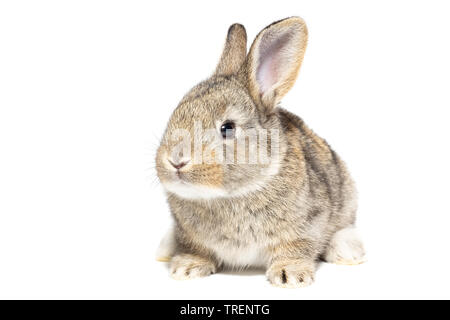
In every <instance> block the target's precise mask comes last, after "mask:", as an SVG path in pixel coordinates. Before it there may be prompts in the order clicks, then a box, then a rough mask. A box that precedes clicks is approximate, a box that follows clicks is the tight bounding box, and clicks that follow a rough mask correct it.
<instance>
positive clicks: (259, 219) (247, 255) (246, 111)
mask: <svg viewBox="0 0 450 320" xmlns="http://www.w3.org/2000/svg"><path fill="white" fill-rule="evenodd" d="M277 37H278V38H277ZM245 39H246V38H245V31H243V27H241V26H239V25H234V26H232V27H231V28H230V31H229V34H228V40H227V44H226V46H225V50H224V53H223V55H222V58H221V62H220V63H219V66H218V68H217V70H216V73H215V75H214V76H213V77H211V78H210V79H208V80H207V81H204V82H202V83H200V84H199V85H197V86H196V87H194V88H193V89H192V90H191V91H190V92H189V93H188V94H187V95H186V96H185V97H184V98H183V100H182V101H181V103H180V105H179V106H178V108H177V109H176V110H175V112H174V114H173V115H172V118H171V120H170V123H169V126H168V129H167V131H166V133H165V138H164V139H163V143H162V144H161V147H160V148H159V150H158V155H157V168H158V176H159V178H160V180H161V182H162V183H163V185H164V186H165V188H166V191H167V194H168V202H169V206H170V209H171V211H172V214H173V217H174V220H175V229H174V231H175V232H174V234H173V235H171V236H169V240H170V241H167V239H166V241H165V243H170V247H171V248H170V250H169V251H168V252H167V253H166V254H167V255H170V256H173V258H172V261H171V274H172V276H173V277H175V278H181V279H185V278H192V277H196V276H205V275H208V274H211V273H214V272H215V271H216V270H217V269H218V268H219V267H231V268H238V269H240V268H245V267H249V266H255V267H265V268H267V276H268V278H269V280H270V282H271V283H273V284H275V285H279V286H303V285H307V284H309V283H310V282H311V281H312V279H313V276H314V271H315V264H316V261H317V260H318V259H319V258H324V259H325V260H327V261H330V262H341V263H350V264H353V263H359V262H361V261H362V259H363V256H364V251H363V249H362V245H361V242H360V241H359V239H358V238H357V236H356V234H355V232H354V229H353V227H354V222H355V215H356V191H355V188H354V184H353V181H352V179H351V178H350V175H349V173H348V171H347V169H346V166H345V165H344V163H343V162H342V161H341V160H340V158H339V157H338V156H337V155H336V153H335V152H334V151H333V150H332V149H331V148H330V147H329V145H328V144H327V143H326V141H325V140H323V139H321V138H319V137H318V136H317V135H316V134H315V133H313V132H312V131H311V130H310V129H309V128H308V127H307V126H306V125H305V124H304V122H303V121H302V120H301V119H300V118H299V117H297V116H295V115H293V114H292V113H290V112H288V111H286V110H284V109H281V108H279V107H276V105H277V103H278V101H279V99H280V97H281V96H282V95H283V94H284V93H285V92H287V90H288V89H289V88H290V86H292V84H293V81H294V80H295V76H296V73H297V71H298V68H299V66H300V62H301V58H302V57H303V52H304V48H305V45H306V27H305V26H304V23H303V21H302V20H301V19H299V18H290V19H286V20H282V21H280V22H278V23H275V24H273V25H271V26H269V27H267V28H266V29H264V30H263V31H262V32H261V33H260V35H258V37H257V38H256V40H255V42H254V44H253V46H252V49H251V50H250V53H249V55H248V56H247V57H246V55H245V53H246V49H245ZM285 46H286V48H289V46H292V47H294V48H295V49H296V50H286V48H285ZM291 51H292V52H291ZM266 55H267V58H266ZM266 59H267V61H266ZM273 59H280V60H282V61H280V63H281V62H283V63H282V64H280V65H278V64H274V62H273V61H274V60H273ZM283 59H284V60H283ZM275 62H277V60H275ZM255 64H256V65H255ZM290 64H292V66H290ZM284 65H287V67H284ZM288 67H289V68H291V69H286V70H283V68H288ZM199 119H200V120H201V121H200V122H201V124H202V126H203V127H212V128H215V127H217V128H222V129H223V126H224V125H226V124H229V123H230V121H231V120H232V123H233V126H231V127H232V128H233V130H234V131H233V136H232V137H234V138H235V139H236V140H237V139H239V138H240V135H242V133H240V131H238V130H237V129H234V127H236V128H237V127H239V128H242V129H243V130H242V132H245V130H251V129H256V130H258V132H259V131H263V130H266V131H270V132H277V133H278V135H277V136H273V137H276V138H277V145H278V148H277V149H273V150H276V151H273V150H272V153H273V155H275V156H274V157H273V158H271V161H270V162H269V163H265V162H264V163H259V162H258V163H256V164H255V163H244V164H242V163H236V162H233V163H219V164H218V163H200V164H197V163H195V162H194V161H192V158H191V156H192V154H191V153H189V155H188V156H187V157H186V155H184V157H181V156H179V155H178V151H177V152H176V153H174V152H173V150H174V148H175V147H174V144H173V143H172V142H171V141H170V140H169V138H168V134H169V133H172V132H174V131H175V130H176V129H177V128H184V129H185V130H187V131H188V132H192V133H193V132H194V131H195V132H198V127H196V124H195V123H194V121H196V120H199ZM221 124H223V125H222V127H221V126H220V125H221ZM193 128H196V129H193ZM219 131H220V129H219ZM214 132H215V129H213V133H214ZM222 135H223V142H222V140H219V142H218V143H217V142H216V144H219V146H220V148H224V149H219V150H229V149H230V148H232V147H234V140H235V139H230V137H229V136H228V135H224V132H222ZM243 137H244V139H245V136H243ZM273 137H272V136H271V139H272V140H270V142H269V144H268V145H267V146H266V145H264V146H261V142H260V140H258V150H259V149H261V148H262V149H265V148H267V149H269V145H270V146H272V145H275V140H273V139H274V138H273ZM241 138H242V137H241ZM259 139H260V138H259ZM191 142H192V143H193V141H191V140H189V141H188V142H186V143H185V145H188V144H189V145H190V144H191ZM222 144H223V146H222ZM249 148H250V147H249ZM204 149H205V148H204V147H203V149H202V150H203V151H204ZM231 150H232V152H235V149H231ZM252 150H253V149H249V150H248V153H247V154H246V158H245V159H247V160H248V159H249V158H250V154H251V153H254V152H256V151H255V150H256V149H255V150H253V151H252ZM194 152H195V151H194ZM219 152H221V151H219ZM272 153H271V154H272Z"/></svg>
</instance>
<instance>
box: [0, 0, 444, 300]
mask: <svg viewBox="0 0 450 320" xmlns="http://www.w3.org/2000/svg"><path fill="white" fill-rule="evenodd" d="M251 3H252V4H250V1H226V2H223V1H222V2H213V1H205V2H202V3H195V2H192V1H189V4H188V2H187V1H183V2H181V1H180V3H170V2H169V1H164V2H154V1H153V2H150V1H133V2H131V1H122V2H119V1H76V2H68V1H67V2H61V1H39V2H37V1H8V2H6V1H2V2H1V3H0V154H1V156H0V298H139V299H140V298H185V299H188V298H209V299H214V298H223V299H228V298H233V299H240V298H247V299H253V298H265V299H281V298H289V299H310V298H450V293H449V290H448V286H449V285H450V281H449V280H450V277H449V273H448V270H449V268H450V258H449V255H448V251H449V250H448V245H449V243H450V232H449V224H450V205H449V200H448V198H449V195H448V194H449V178H450V170H449V167H448V164H449V162H450V154H449V147H448V146H449V142H448V139H449V133H450V129H449V128H448V121H449V110H450V93H449V89H450V76H449V75H450V63H449V60H450V58H449V57H450V42H449V41H448V39H449V30H450V20H449V19H448V12H450V11H449V9H450V8H449V5H448V4H447V3H445V2H444V1H421V2H417V1H395V2H394V1H377V2H371V3H368V2H366V1H364V2H362V1H327V2H325V1H308V2H306V1H258V2H251ZM291 15H300V16H302V17H303V18H304V19H305V20H306V22H307V24H308V26H309V37H310V41H309V45H308V48H307V52H306V56H305V60H304V64H303V67H302V69H301V71H300V76H299V79H298V81H297V84H296V85H295V86H294V88H293V89H292V91H291V92H290V93H289V94H288V95H287V96H286V98H285V99H284V101H283V106H284V107H286V108H287V109H288V110H290V111H292V112H295V113H297V114H299V115H300V116H301V117H303V118H304V120H305V121H306V122H307V123H308V124H309V126H310V127H311V128H312V129H313V130H315V131H316V132H317V133H318V134H319V135H321V136H323V137H325V138H326V139H327V140H328V142H329V143H330V144H331V145H332V146H333V147H334V149H335V150H336V151H337V152H338V153H339V154H340V155H341V156H342V157H343V159H344V160H346V161H347V163H348V165H349V167H350V170H351V172H352V173H353V175H354V178H355V180H356V182H357V185H358V187H359V191H360V212H359V228H360V233H361V235H362V237H363V239H364V240H365V243H366V246H367V250H368V253H369V255H368V258H369V262H367V263H366V264H365V265H361V266H356V267H344V266H335V265H328V264H322V267H321V268H320V269H319V271H318V273H317V276H316V283H315V284H314V285H313V286H311V287H309V288H305V289H298V290H289V289H277V288H272V287H271V286H270V285H269V284H268V282H267V281H265V278H264V276H263V275H262V274H251V275H233V274H219V275H214V276H211V277H209V278H206V279H201V280H194V281H191V282H177V281H175V280H171V279H169V277H168V275H167V270H166V268H165V266H164V264H161V263H157V262H156V261H154V254H155V251H156V248H157V246H158V244H159V241H160V240H161V238H162V237H163V235H164V234H165V232H166V229H167V227H168V224H169V211H168V208H167V205H166V202H165V199H164V196H163V193H162V190H161V188H160V186H159V185H158V183H157V182H156V180H155V172H154V169H153V157H154V151H155V150H156V147H157V145H158V141H159V136H160V135H161V134H162V132H163V130H164V127H165V124H166V122H167V119H168V117H169V116H170V114H171V112H172V111H173V109H174V108H175V107H176V105H177V103H178V101H179V100H180V99H181V97H182V95H183V94H184V93H185V92H186V91H187V90H188V89H189V88H190V87H191V86H193V85H194V84H195V83H196V82H198V81H199V80H202V79H204V78H206V77H207V76H208V75H209V74H210V73H211V72H212V71H213V70H214V67H215V65H216V63H217V60H218V58H219V56H220V50H221V49H222V46H223V41H224V39H225V35H226V31H227V28H228V26H229V25H230V24H231V23H233V22H241V23H243V24H244V25H245V26H246V27H247V32H248V35H249V40H250V41H251V40H253V38H254V37H255V35H256V33H257V32H258V31H259V30H260V29H261V28H263V27H264V26H266V25H267V24H269V23H271V22H273V21H275V20H278V19H280V18H284V17H287V16H291Z"/></svg>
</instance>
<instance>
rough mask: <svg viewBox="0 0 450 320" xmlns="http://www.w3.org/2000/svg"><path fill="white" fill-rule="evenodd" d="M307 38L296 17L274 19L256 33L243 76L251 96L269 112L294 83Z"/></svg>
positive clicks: (300, 21)
mask: <svg viewBox="0 0 450 320" xmlns="http://www.w3.org/2000/svg"><path fill="white" fill-rule="evenodd" d="M307 40H308V31H307V28H306V24H305V22H304V21H303V19H301V18H299V17H292V18H287V19H284V20H281V21H278V22H275V23H273V24H271V25H269V26H268V27H266V28H265V29H263V30H262V31H261V32H260V33H259V34H258V35H257V36H256V39H255V41H254V42H253V44H252V46H251V48H250V52H249V54H248V57H247V62H246V65H245V68H246V70H245V71H246V72H245V76H246V81H247V87H248V89H249V91H250V94H251V96H252V98H253V99H254V101H255V102H256V104H257V105H259V106H261V107H263V109H264V110H265V111H269V112H270V111H271V110H272V109H273V108H274V107H275V106H276V105H277V103H278V102H279V101H280V99H281V98H282V97H283V96H284V95H285V94H286V93H287V92H288V91H289V89H290V88H291V87H292V86H293V85H294V83H295V80H296V78H297V74H298V71H299V69H300V65H301V63H302V61H303V56H304V54H305V49H306V43H307Z"/></svg>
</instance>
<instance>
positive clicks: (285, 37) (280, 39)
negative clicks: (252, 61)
mask: <svg viewBox="0 0 450 320" xmlns="http://www.w3.org/2000/svg"><path fill="white" fill-rule="evenodd" d="M290 39H291V34H290V32H285V33H284V34H282V35H274V34H270V33H269V32H268V34H265V35H264V36H263V37H262V39H261V40H260V43H259V57H258V66H257V69H256V81H257V82H258V85H259V90H260V93H261V94H264V93H266V92H267V91H268V90H269V89H270V88H271V87H272V86H273V85H274V84H276V83H277V82H278V81H279V80H280V77H281V76H282V72H281V70H282V68H283V64H284V63H287V61H284V60H285V59H283V56H285V55H283V51H284V50H288V48H287V47H288V46H289V44H288V43H289V40H290ZM284 67H285V68H286V67H287V66H284Z"/></svg>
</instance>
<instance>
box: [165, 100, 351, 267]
mask: <svg viewBox="0 0 450 320" xmlns="http://www.w3.org/2000/svg"><path fill="white" fill-rule="evenodd" d="M278 117H279V119H280V125H281V128H283V130H284V131H285V132H284V133H285V134H286V137H287V139H288V141H287V146H288V147H287V150H286V152H285V155H284V159H282V161H281V165H280V167H279V172H278V174H277V175H276V176H275V177H273V178H272V179H271V180H270V181H268V183H267V184H266V185H265V186H263V187H262V188H261V189H260V190H257V191H252V192H249V193H247V194H242V195H240V196H233V197H226V198H218V199H214V200H213V201H211V200H209V199H207V200H186V199H183V198H180V197H177V196H176V195H173V194H172V195H171V196H169V204H170V208H171V210H172V213H173V214H174V216H175V219H176V221H177V226H178V229H177V235H178V237H179V241H180V242H182V243H184V244H185V245H186V247H190V246H195V247H196V248H199V247H201V248H202V249H203V250H204V251H205V252H204V253H205V254H207V255H210V256H213V257H215V258H216V259H217V260H219V262H220V263H223V264H226V265H228V266H230V267H236V268H241V267H246V266H265V265H267V264H268V263H269V262H270V256H271V255H270V250H271V248H273V247H277V246H278V245H280V243H285V242H295V241H297V242H298V241H302V242H304V244H302V246H303V245H304V246H306V247H307V249H308V251H311V252H310V254H312V255H314V256H315V257H318V256H319V255H320V254H322V253H324V251H325V250H326V247H327V245H328V243H329V240H330V238H331V236H332V235H333V234H334V233H335V232H336V231H337V230H340V229H342V228H344V227H346V226H349V225H351V224H352V223H353V222H354V220H355V213H356V199H355V190H354V187H353V183H352V181H351V178H350V177H349V175H348V173H347V170H346V168H345V166H344V164H343V163H342V162H341V160H340V159H339V158H338V156H337V155H336V153H335V152H334V151H333V150H331V148H330V147H329V146H328V144H327V143H326V142H325V141H324V140H322V139H321V138H319V137H318V136H317V135H315V134H314V133H313V132H312V131H311V130H310V129H308V128H307V127H306V125H305V124H304V123H303V121H302V120H301V119H300V118H298V117H297V116H295V115H293V114H291V113H289V112H287V111H285V110H283V109H278ZM292 177H297V179H292ZM186 212H195V214H194V215H187V214H186ZM280 230H283V232H282V233H280V232H279V231H280Z"/></svg>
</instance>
